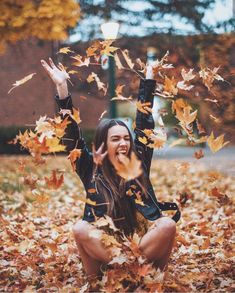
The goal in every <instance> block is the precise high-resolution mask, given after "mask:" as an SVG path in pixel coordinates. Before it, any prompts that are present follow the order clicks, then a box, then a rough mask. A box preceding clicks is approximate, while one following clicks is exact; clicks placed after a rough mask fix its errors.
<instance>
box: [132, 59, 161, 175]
mask: <svg viewBox="0 0 235 293" xmlns="http://www.w3.org/2000/svg"><path fill="white" fill-rule="evenodd" d="M145 77H146V79H145V80H141V81H140V87H139V94H138V101H139V102H141V103H147V102H149V105H148V107H149V108H152V107H153V98H154V95H153V93H154V90H155V86H156V81H155V80H154V79H153V69H152V66H151V65H149V66H147V70H146V75H145ZM144 129H154V120H153V116H152V113H148V114H145V113H142V112H140V111H139V110H138V109H137V113H136V129H135V134H136V137H135V146H136V150H137V153H138V155H139V157H140V158H141V160H142V162H143V163H144V165H145V168H146V171H147V174H148V175H149V172H150V166H151V160H152V156H153V149H152V148H149V147H148V146H147V145H145V144H143V143H141V142H140V141H139V139H138V138H139V137H143V136H144V134H143V132H142V131H143V130H144Z"/></svg>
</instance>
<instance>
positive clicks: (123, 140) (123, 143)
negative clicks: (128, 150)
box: [119, 139, 127, 145]
mask: <svg viewBox="0 0 235 293" xmlns="http://www.w3.org/2000/svg"><path fill="white" fill-rule="evenodd" d="M119 145H127V142H126V140H125V139H121V140H120V143H119Z"/></svg>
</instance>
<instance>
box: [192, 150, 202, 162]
mask: <svg viewBox="0 0 235 293" xmlns="http://www.w3.org/2000/svg"><path fill="white" fill-rule="evenodd" d="M194 157H195V158H196V159H198V160H199V159H201V158H203V157H204V153H203V150H199V151H198V152H195V153H194Z"/></svg>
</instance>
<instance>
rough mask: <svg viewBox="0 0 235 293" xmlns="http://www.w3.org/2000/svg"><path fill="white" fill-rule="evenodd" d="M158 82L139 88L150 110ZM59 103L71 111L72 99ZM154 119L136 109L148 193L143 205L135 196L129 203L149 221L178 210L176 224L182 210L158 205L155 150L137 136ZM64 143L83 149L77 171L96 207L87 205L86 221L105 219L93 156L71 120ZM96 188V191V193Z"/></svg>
mask: <svg viewBox="0 0 235 293" xmlns="http://www.w3.org/2000/svg"><path fill="white" fill-rule="evenodd" d="M155 85H156V81H155V80H150V79H148V80H141V81H140V87H139V95H138V100H139V101H141V102H150V103H151V107H152V106H153V92H154V89H155ZM56 101H57V104H58V106H59V108H60V109H69V110H72V107H73V105H72V99H71V96H68V97H67V98H66V99H63V100H59V98H58V96H57V97H56ZM153 128H154V120H153V117H152V114H151V113H150V114H144V113H142V112H140V111H138V110H137V114H136V129H135V136H136V137H135V139H134V144H135V148H136V151H137V155H138V157H139V159H141V161H142V167H143V170H144V172H145V175H146V176H147V178H148V186H147V194H148V196H146V195H143V196H142V201H143V203H144V205H143V204H138V203H136V201H135V199H136V196H135V195H134V194H133V195H132V196H128V200H130V201H131V204H132V205H135V207H136V209H137V210H138V211H139V212H140V213H141V214H142V215H143V216H144V217H145V218H146V219H148V220H150V221H154V220H156V219H158V218H159V217H161V216H162V213H161V211H164V210H176V213H175V215H174V216H173V220H175V221H176V222H177V221H178V220H179V219H180V211H179V209H178V206H177V205H176V204H175V203H171V202H158V201H157V199H156V197H155V193H154V190H153V187H152V184H151V182H150V180H149V173H150V167H151V160H152V156H153V149H152V148H149V147H148V146H147V145H144V144H142V143H141V142H140V141H139V140H138V136H143V133H142V132H141V131H140V130H144V129H153ZM63 143H64V144H65V145H66V148H67V151H71V150H73V149H74V148H75V147H76V148H79V149H81V150H82V153H81V156H80V158H79V159H77V161H76V172H77V174H78V175H79V177H80V179H81V181H82V183H83V185H84V188H85V190H86V195H87V198H88V199H90V200H92V201H95V202H96V205H92V204H89V203H86V205H85V210H84V215H83V220H85V221H88V222H94V221H95V217H94V214H95V216H96V217H102V216H103V215H105V214H106V212H107V208H106V207H107V205H106V204H105V198H104V196H103V195H102V194H100V193H98V191H97V188H96V185H95V181H94V180H92V179H93V171H94V164H93V157H92V153H90V152H89V150H88V148H87V146H86V143H85V141H84V139H83V137H82V132H81V129H80V127H79V126H78V125H77V124H76V123H75V122H74V121H73V120H71V123H70V124H69V125H68V126H67V129H66V134H65V136H64V137H63ZM99 176H100V180H101V182H102V183H103V186H104V187H105V188H107V190H108V191H109V192H111V191H110V190H109V186H108V184H107V182H106V181H105V179H104V178H103V176H102V174H99ZM134 183H135V182H134V180H131V181H130V182H128V184H127V190H129V188H131V185H133V184H134ZM94 189H95V190H96V192H95V193H94V192H93V191H94ZM89 190H92V193H91V192H89Z"/></svg>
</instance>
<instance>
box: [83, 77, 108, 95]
mask: <svg viewBox="0 0 235 293" xmlns="http://www.w3.org/2000/svg"><path fill="white" fill-rule="evenodd" d="M94 80H95V82H96V84H97V87H98V89H99V90H102V91H103V92H104V95H106V92H107V87H106V86H105V84H104V83H103V82H101V81H100V79H99V77H98V76H97V74H96V73H94V72H92V73H91V74H89V76H88V77H87V82H89V83H91V82H92V81H94Z"/></svg>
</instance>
